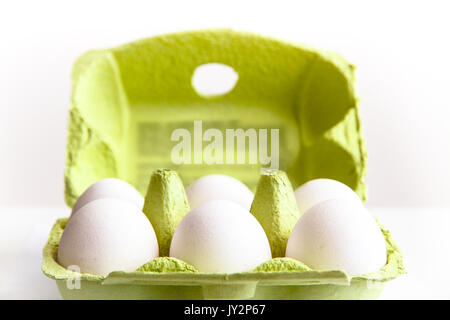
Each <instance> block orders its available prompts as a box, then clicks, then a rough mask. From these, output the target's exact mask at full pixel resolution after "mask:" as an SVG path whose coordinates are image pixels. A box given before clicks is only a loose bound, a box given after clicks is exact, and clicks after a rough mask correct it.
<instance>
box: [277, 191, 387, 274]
mask: <svg viewBox="0 0 450 320" xmlns="http://www.w3.org/2000/svg"><path fill="white" fill-rule="evenodd" d="M386 256H387V253H386V243H385V240H384V237H383V234H382V232H381V229H380V228H379V226H378V225H377V223H376V221H375V219H374V218H373V217H372V216H371V214H370V213H369V212H368V211H367V210H366V208H364V206H363V205H362V203H360V202H356V201H354V200H348V199H331V200H327V201H324V202H321V203H319V204H317V205H315V206H313V207H312V208H310V209H309V210H308V211H306V212H305V214H304V215H303V216H302V217H301V218H300V219H299V221H298V222H297V224H296V225H295V227H294V229H293V230H292V233H291V236H290V237H289V241H288V244H287V247H286V257H290V258H294V259H297V260H299V261H301V262H303V263H305V264H306V265H307V266H309V267H311V268H312V269H315V270H344V271H346V272H347V274H349V275H351V276H353V275H359V274H364V273H370V272H374V271H377V270H379V269H381V268H382V267H383V266H384V265H385V264H386Z"/></svg>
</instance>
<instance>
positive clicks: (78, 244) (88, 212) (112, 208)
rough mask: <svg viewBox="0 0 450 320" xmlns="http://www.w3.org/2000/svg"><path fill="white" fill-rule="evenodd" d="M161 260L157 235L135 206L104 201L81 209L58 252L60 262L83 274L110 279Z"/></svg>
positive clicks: (108, 199)
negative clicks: (103, 276) (111, 273)
mask: <svg viewBox="0 0 450 320" xmlns="http://www.w3.org/2000/svg"><path fill="white" fill-rule="evenodd" d="M157 256H158V242H157V239H156V235H155V231H154V230H153V227H152V225H151V223H150V222H149V221H148V219H147V217H146V216H145V215H144V214H143V213H142V212H140V210H139V209H138V208H137V207H136V206H135V205H133V204H131V203H129V202H126V201H123V200H119V199H111V198H104V199H98V200H94V201H91V202H89V203H88V204H86V205H85V206H83V207H82V208H80V209H79V210H78V212H77V214H76V215H74V216H72V217H71V219H70V220H69V222H68V223H67V225H66V227H65V229H64V232H63V234H62V236H61V240H60V242H59V248H58V257H57V260H58V262H59V263H60V264H61V265H62V266H64V267H66V268H67V267H69V266H72V265H75V266H78V267H79V268H80V270H81V272H83V273H91V274H97V275H107V274H109V273H110V272H112V271H117V270H122V271H134V270H136V269H137V268H139V267H140V266H141V265H143V264H144V263H146V262H148V261H150V260H152V259H154V258H155V257H157Z"/></svg>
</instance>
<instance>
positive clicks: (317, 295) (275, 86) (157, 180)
mask: <svg viewBox="0 0 450 320" xmlns="http://www.w3.org/2000/svg"><path fill="white" fill-rule="evenodd" d="M208 63H221V64H224V65H227V66H229V67H231V68H233V69H234V71H235V72H236V73H237V75H238V80H237V82H236V84H235V86H234V87H233V88H232V90H231V91H230V92H227V93H225V94H222V95H203V94H200V93H198V92H197V91H196V90H195V89H194V87H193V85H192V76H193V74H194V72H195V70H196V68H197V67H198V66H201V65H203V64H208ZM72 82H73V88H72V104H71V109H70V119H69V134H68V142H67V152H66V155H67V157H66V158H67V161H66V170H65V200H66V203H67V204H68V205H69V206H70V207H72V206H73V204H74V203H75V201H76V199H77V198H78V197H79V196H80V194H81V193H82V192H83V191H84V190H85V189H86V188H87V187H88V186H89V185H91V184H92V183H94V182H95V181H97V180H100V179H102V178H106V177H117V178H120V179H122V180H125V181H128V182H129V183H131V184H132V185H134V186H135V187H136V188H137V189H138V190H139V191H140V192H141V193H142V194H143V195H145V194H146V202H145V205H144V209H143V211H144V213H145V214H146V215H147V216H148V217H149V219H150V221H151V222H152V225H153V227H154V228H155V231H156V234H157V237H158V241H159V245H160V252H161V254H162V255H166V254H167V252H168V246H169V244H170V237H171V235H172V234H173V231H174V229H175V227H176V225H177V224H178V222H179V220H180V219H181V218H182V216H183V215H184V214H186V213H187V211H188V210H189V207H188V205H187V201H186V197H185V194H184V188H183V187H182V186H183V183H184V185H188V184H189V183H191V182H192V181H194V180H195V179H197V178H199V177H200V176H204V175H207V174H210V173H221V174H227V175H230V176H233V177H235V178H237V179H239V180H241V181H243V182H244V183H245V184H247V185H248V186H249V187H250V188H251V189H252V190H253V191H255V199H254V201H253V204H252V208H251V212H252V214H254V215H255V217H256V218H257V219H258V220H259V222H260V223H261V225H262V226H263V228H264V230H265V232H266V234H267V235H268V238H269V242H270V244H271V249H272V253H273V256H274V259H272V260H270V261H268V262H266V263H264V264H263V265H261V266H259V267H258V268H256V269H255V270H253V271H249V272H244V273H235V274H219V273H217V274H216V273H201V272H197V271H196V270H195V268H191V267H189V266H187V267H186V266H185V264H183V262H181V261H175V260H176V259H175V260H174V259H171V258H167V257H161V258H157V259H158V260H157V263H153V264H152V266H150V267H149V268H148V269H145V268H144V269H142V270H140V269H139V270H140V271H135V272H122V271H117V272H112V273H110V274H109V275H108V276H96V275H90V274H85V273H77V272H76V270H74V271H71V270H68V269H66V268H64V267H62V266H61V265H59V264H58V263H57V261H56V254H57V250H58V243H59V239H60V237H61V235H62V232H63V230H64V227H65V225H66V223H67V220H68V219H67V218H63V219H59V220H58V221H57V222H56V223H55V225H54V226H53V229H52V231H51V233H50V236H49V240H48V243H47V244H46V246H45V248H44V259H43V265H42V269H43V271H44V273H45V274H46V275H47V276H48V277H50V278H52V279H55V280H56V283H57V285H58V288H59V290H60V292H61V294H62V296H63V298H65V299H375V298H377V297H378V296H379V295H380V293H381V291H382V289H383V286H384V283H385V282H386V281H389V280H392V279H394V278H396V277H397V276H399V275H400V274H402V273H404V268H403V263H402V256H401V253H400V251H399V249H398V248H397V247H396V245H395V244H394V242H393V240H392V238H391V236H390V234H389V232H388V231H387V230H386V229H385V228H384V227H382V226H381V229H382V231H383V233H384V236H385V240H386V246H387V257H388V259H387V264H386V266H385V267H384V268H382V269H381V270H379V271H377V272H375V273H372V274H368V275H361V276H356V277H350V276H348V275H347V274H346V273H345V272H343V271H339V270H334V271H333V270H332V271H315V270H311V269H310V268H308V267H306V266H305V265H303V264H302V263H301V262H298V261H295V260H292V259H289V258H283V257H282V256H283V253H284V249H285V246H286V241H287V237H288V236H289V233H290V231H291V230H292V228H293V226H294V225H295V222H296V221H297V220H298V218H299V214H298V210H297V208H296V205H295V200H294V196H293V191H292V190H293V187H297V186H299V185H301V184H302V183H304V182H306V181H308V180H311V179H315V178H331V179H335V180H339V181H341V182H343V183H345V184H347V185H348V186H350V187H351V188H352V189H353V190H355V191H356V192H357V194H358V195H359V196H360V197H361V199H362V200H365V199H366V185H365V183H364V181H363V178H364V176H365V172H366V151H365V148H364V143H363V139H362V135H361V126H360V118H359V114H358V100H357V98H356V96H355V91H354V67H353V66H352V65H351V64H349V63H348V62H346V61H345V60H344V59H343V58H342V57H340V56H339V55H337V54H334V53H329V52H324V51H318V50H314V49H311V48H307V47H304V46H298V45H292V44H289V43H285V42H281V41H278V40H274V39H270V38H266V37H262V36H258V35H254V34H249V33H242V32H235V31H232V30H209V31H195V32H184V33H176V34H169V35H164V36H158V37H153V38H149V39H144V40H139V41H136V42H132V43H129V44H126V45H123V46H120V47H116V48H113V49H105V50H96V51H91V52H88V53H86V54H85V55H83V56H82V57H80V58H79V59H78V60H77V62H76V63H75V66H74V70H73V80H72ZM199 120H201V121H202V123H201V126H202V128H201V129H202V130H203V131H202V132H205V131H206V130H208V129H212V128H214V129H216V131H217V130H219V131H220V132H222V133H223V135H224V136H225V132H226V129H229V128H232V129H237V128H241V129H243V130H247V129H251V128H252V129H256V130H261V129H265V130H268V131H270V130H272V129H278V130H279V162H278V167H279V169H280V170H282V171H277V170H266V171H264V172H263V173H262V174H261V172H262V171H263V170H262V168H263V167H264V165H260V164H258V163H249V162H245V163H237V164H236V163H233V164H230V163H214V164H206V163H198V162H196V161H195V160H194V161H193V162H191V163H186V162H185V163H182V164H179V163H174V161H173V158H172V157H171V152H172V150H173V148H174V146H175V145H176V144H177V142H174V141H172V139H171V136H172V133H173V132H174V130H175V129H177V128H183V129H184V130H186V132H189V133H190V134H192V136H194V140H195V134H196V131H195V130H197V129H198V128H197V129H195V122H196V121H197V122H198V121H199ZM205 144H207V143H205ZM249 152H250V151H249ZM246 156H247V157H248V156H249V153H248V152H247V153H246ZM159 168H167V170H158V169H159ZM152 172H153V175H152V176H151V177H150V174H151V173H152ZM148 181H151V182H150V185H148ZM181 181H182V182H181ZM156 266H157V267H156ZM180 266H181V267H180ZM183 266H184V267H183Z"/></svg>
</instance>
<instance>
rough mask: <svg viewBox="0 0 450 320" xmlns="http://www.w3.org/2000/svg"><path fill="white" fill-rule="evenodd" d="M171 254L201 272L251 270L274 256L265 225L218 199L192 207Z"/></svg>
mask: <svg viewBox="0 0 450 320" xmlns="http://www.w3.org/2000/svg"><path fill="white" fill-rule="evenodd" d="M170 256H171V257H175V258H178V259H180V260H183V261H185V262H187V263H189V264H191V265H193V266H194V267H195V268H197V269H198V270H199V271H201V272H224V273H233V272H244V271H250V270H252V269H254V268H255V267H257V266H258V265H260V264H261V263H263V262H264V261H267V260H270V259H271V258H272V255H271V252H270V245H269V241H268V239H267V236H266V234H265V233H264V230H263V228H262V227H261V225H260V224H259V223H258V221H257V220H256V218H255V217H254V216H253V215H251V214H250V213H249V212H248V211H247V210H245V209H244V208H242V207H241V206H239V205H238V204H235V203H233V202H230V201H224V200H216V201H210V202H207V203H205V204H202V205H200V206H198V207H196V208H195V209H193V210H192V211H190V212H189V213H188V214H187V215H186V216H185V217H184V218H183V220H182V221H181V222H180V224H179V225H178V228H177V229H176V230H175V234H174V236H173V238H172V243H171V247H170Z"/></svg>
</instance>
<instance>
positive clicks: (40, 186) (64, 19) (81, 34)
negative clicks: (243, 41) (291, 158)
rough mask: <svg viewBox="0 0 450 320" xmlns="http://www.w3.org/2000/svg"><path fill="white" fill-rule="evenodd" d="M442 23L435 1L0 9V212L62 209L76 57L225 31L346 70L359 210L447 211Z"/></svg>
mask: <svg viewBox="0 0 450 320" xmlns="http://www.w3.org/2000/svg"><path fill="white" fill-rule="evenodd" d="M448 12H449V11H448V3H447V2H446V1H439V2H437V1H421V2H414V1H407V2H406V1H376V2H371V3H369V2H367V1H305V2H302V1H277V2H276V3H275V2H274V1H270V2H267V1H254V2H253V1H233V0H230V1H223V2H217V1H177V2H174V1H140V2H137V1H127V2H126V5H124V3H123V2H112V1H105V0H103V1H81V0H80V1H73V2H71V3H69V2H61V1H45V0H43V1H29V2H26V1H14V2H13V1H2V2H1V4H0V33H1V39H2V41H0V70H1V72H0V91H1V97H2V98H1V100H0V146H1V156H0V177H1V179H0V203H1V204H16V205H17V204H18V205H24V204H32V205H37V204H40V205H63V197H62V190H63V178H62V175H63V167H64V154H65V152H64V148H65V134H66V123H67V116H68V107H69V100H70V70H71V67H72V63H73V62H74V60H75V58H76V57H77V56H78V55H80V54H81V53H83V52H85V51H87V50H89V49H93V48H102V47H108V46H115V45H118V44H121V43H125V42H128V41H131V40H134V39H139V38H143V37H148V36H152V35H155V34H162V33H166V32H173V31H180V30H190V29H202V28H211V27H232V28H234V29H238V30H248V31H253V32H258V33H261V34H266V35H271V36H275V37H279V38H282V39H286V40H290V41H294V42H299V43H305V44H308V45H312V46H316V47H320V48H325V49H331V50H335V51H337V52H340V53H342V54H343V55H344V56H345V57H347V58H348V59H349V60H350V61H351V62H353V63H354V64H356V65H357V66H358V70H357V72H358V74H357V76H358V81H359V82H358V85H359V96H360V97H361V112H362V115H363V121H364V123H363V130H364V131H365V134H366V138H367V145H368V150H369V170H368V179H367V180H368V182H369V185H370V200H369V201H370V203H371V204H377V205H405V206H415V205H442V206H444V205H445V206H448V205H450V191H449V190H450V171H449V170H448V164H449V163H450V144H449V143H450V142H449V141H450V140H449V139H448V137H450V126H448V125H446V124H447V122H448V118H449V116H450V106H449V99H448V83H449V82H448V76H449V74H450V59H448V57H449V56H450V42H449V41H448V30H450V19H448ZM387 182H388V183H387Z"/></svg>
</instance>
